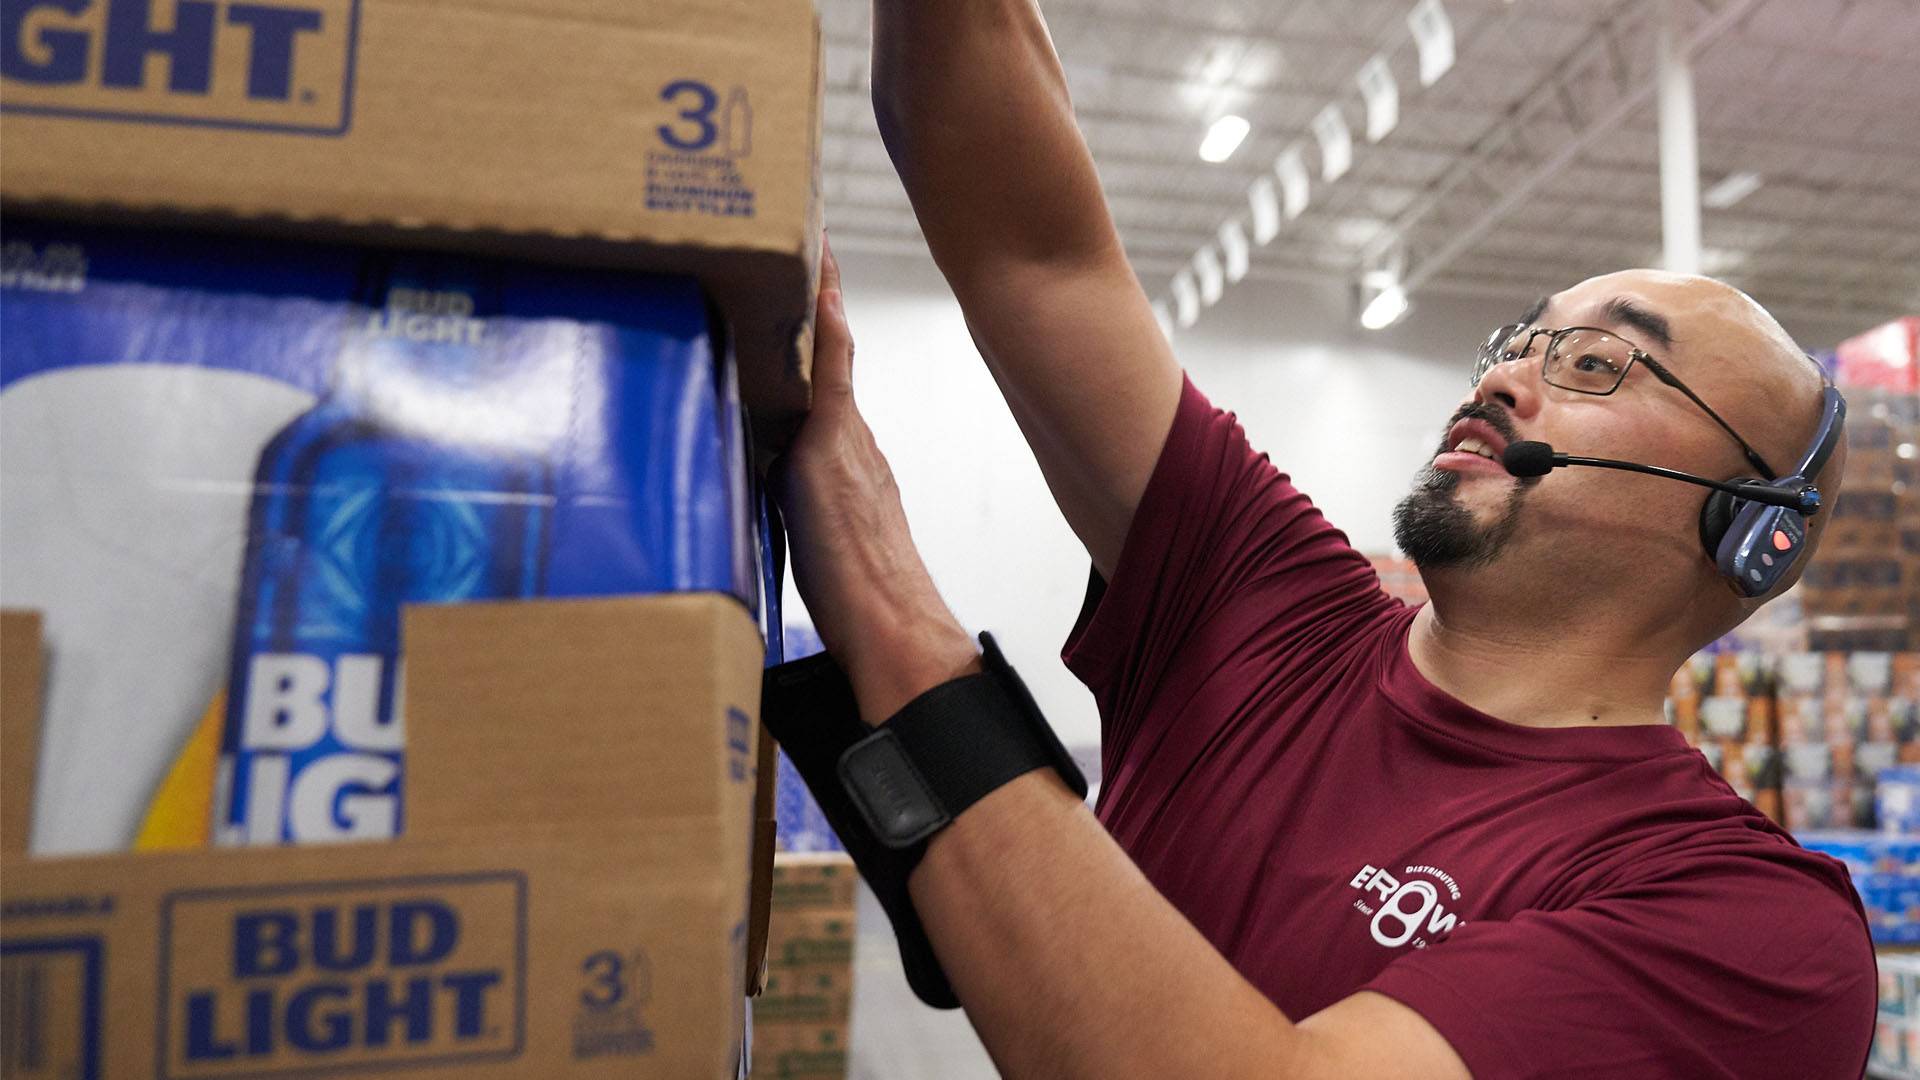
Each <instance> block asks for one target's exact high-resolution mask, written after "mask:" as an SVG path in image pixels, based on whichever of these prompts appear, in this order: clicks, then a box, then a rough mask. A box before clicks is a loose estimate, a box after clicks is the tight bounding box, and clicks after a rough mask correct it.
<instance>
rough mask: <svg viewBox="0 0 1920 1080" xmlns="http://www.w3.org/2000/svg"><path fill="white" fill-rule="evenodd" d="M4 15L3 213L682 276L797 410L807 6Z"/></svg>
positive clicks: (812, 111) (816, 195)
mask: <svg viewBox="0 0 1920 1080" xmlns="http://www.w3.org/2000/svg"><path fill="white" fill-rule="evenodd" d="M8 17H9V19H10V20H17V22H18V31H19V33H20V35H21V38H22V40H21V42H20V48H19V49H18V51H17V52H12V51H10V54H9V56H8V63H7V67H6V69H5V72H4V76H5V77H4V99H5V104H4V106H0V114H3V115H0V142H4V144H5V146H6V155H7V163H6V171H5V174H4V176H0V197H4V198H5V199H6V200H7V201H8V202H9V203H11V204H14V205H15V207H16V208H18V207H19V206H20V205H21V204H30V205H32V206H34V207H35V208H37V209H39V210H41V211H43V212H51V213H62V214H68V215H82V216H86V217H89V218H101V217H115V218H128V219H134V220H152V219H158V220H165V221H186V222H192V223H217V224H221V225H223V226H224V227H234V226H244V227H245V228H248V229H253V230H261V229H265V230H274V231H283V232H284V231H288V230H293V231H298V232H300V233H303V234H314V233H319V234H322V235H326V236H334V237H337V236H339V235H340V234H342V233H346V234H348V235H349V236H352V237H353V238H356V239H375V240H378V241H380V242H385V243H392V242H396V240H397V242H400V243H402V244H407V245H413V246H425V247H444V248H457V249H478V250H483V251H489V252H505V253H509V254H513V255H517V256H526V257H532V258H538V259H546V260H553V261H561V262H566V263H570V264H576V265H597V266H612V267H620V268H628V269H644V270H670V271H674V272H681V273H692V274H695V275H697V276H698V277H699V278H700V280H701V282H702V283H703V284H704V285H705V286H706V288H707V290H708V291H709V292H710V293H711V294H712V295H713V297H714V299H715V301H716V302H717V303H718V305H719V306H720V308H721V310H722V311H723V312H724V313H725V315H726V317H727V320H728V322H729V324H730V325H731V327H732V332H733V334H734V341H733V345H734V349H735V352H736V354H737V357H738V359H739V361H740V364H741V369H742V373H743V379H742V382H743V389H744V392H745V394H746V397H747V401H748V403H749V405H750V406H751V407H752V408H753V409H754V410H755V411H756V413H757V414H758V415H759V417H760V418H761V419H762V420H763V421H773V422H776V423H779V422H784V423H788V424H791V423H792V422H793V421H795V420H797V418H798V416H799V415H800V414H801V412H802V411H803V410H804V408H805V406H806V403H807V393H808V387H807V379H806V364H807V361H808V359H809V357H810V354H811V347H812V344H811V342H812V321H811V319H812V309H813V293H814V288H815V285H816V282H817V276H818V270H819V243H820V240H819V236H820V223H821V209H820V154H819V147H820V124H821V93H822V64H821V52H820V31H819V22H818V18H817V16H816V15H815V13H814V10H813V5H812V4H810V3H808V2H806V0H700V2H693V0H654V2H650V3H643V4H629V3H614V2H609V0H487V2H486V3H479V2H459V3H417V2H412V0H264V2H262V3H257V4H250V5H216V4H214V3H211V2H208V0H176V2H173V3H154V2H153V0H80V2H78V3H74V4H71V5H65V4H32V5H24V6H23V10H22V11H21V12H19V13H18V14H15V13H13V11H12V8H11V7H10V8H9V16H8ZM9 32H10V33H11V32H12V28H11V26H10V30H9ZM369 234H370V235H369Z"/></svg>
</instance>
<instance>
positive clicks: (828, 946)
mask: <svg viewBox="0 0 1920 1080" xmlns="http://www.w3.org/2000/svg"><path fill="white" fill-rule="evenodd" d="M853 919H854V916H853V912H851V911H833V910H825V911H796V912H786V913H782V915H781V916H780V917H779V918H777V919H774V920H773V921H772V922H771V923H770V924H768V929H767V966H768V967H769V968H773V967H780V966H782V965H792V964H813V963H847V964H850V963H852V962H853Z"/></svg>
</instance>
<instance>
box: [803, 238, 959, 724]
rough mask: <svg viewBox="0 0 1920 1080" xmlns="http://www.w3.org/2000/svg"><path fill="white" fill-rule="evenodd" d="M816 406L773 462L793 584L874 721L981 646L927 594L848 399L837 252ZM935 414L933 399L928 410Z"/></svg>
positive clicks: (897, 509) (829, 268) (830, 271)
mask: <svg viewBox="0 0 1920 1080" xmlns="http://www.w3.org/2000/svg"><path fill="white" fill-rule="evenodd" d="M821 262H822V266H821V273H820V295H819V299H818V301H817V310H816V313H815V323H814V336H813V409H812V411H811V412H810V413H809V414H808V416H807V421H806V424H805V425H804V426H803V427H801V429H800V434H799V435H798V437H796V438H795V439H794V441H793V445H792V446H791V447H790V448H789V449H788V450H787V452H786V454H785V455H784V456H782V457H781V458H780V460H779V461H778V462H777V463H776V464H775V466H774V473H773V485H772V486H773V493H774V497H775V499H776V500H777V501H778V502H779V504H780V511H781V515H782V516H783V517H784V518H785V520H786V526H787V536H788V541H789V544H790V546H791V549H792V552H793V577H794V583H795V584H796V585H797V586H799V589H800V596H801V598H802V599H804V600H805V601H806V604H807V610H808V612H810V613H811V614H812V615H813V620H814V625H815V626H816V627H817V628H818V629H819V631H820V639H821V641H822V642H824V643H825V644H826V646H827V651H829V652H831V653H832V654H833V655H834V658H835V659H837V660H839V661H840V664H841V666H842V667H844V668H845V669H846V671H847V675H848V677H849V678H850V679H851V680H852V681H853V687H854V692H855V694H856V695H857V696H858V697H859V699H860V711H861V715H862V716H863V717H865V719H866V720H867V722H868V723H870V724H879V723H881V722H882V721H884V720H886V719H887V718H888V717H889V716H892V715H893V714H894V713H895V712H897V711H899V709H900V708H901V706H903V705H905V704H906V703H907V702H909V701H911V700H913V699H914V698H915V697H917V696H918V695H919V694H920V693H921V692H922V691H924V690H928V689H930V688H932V687H934V686H937V685H939V684H940V683H943V682H946V681H947V680H949V679H952V678H956V677H958V676H960V675H962V674H965V673H967V672H968V671H970V670H974V669H975V668H976V667H977V656H978V650H977V649H976V648H975V647H974V644H973V640H972V639H971V638H969V637H968V636H967V632H966V631H965V630H964V629H962V628H961V626H960V623H959V622H958V621H957V620H955V619H954V617H953V613H952V612H950V611H949V610H948V609H947V606H946V604H945V603H944V602H943V601H942V600H941V599H940V594H939V593H938V592H937V591H936V590H935V589H934V586H933V579H932V578H931V577H929V576H928V574H927V568H926V564H925V563H923V562H921V560H920V552H919V551H918V550H917V549H916V548H915V547H914V544H913V536H912V534H911V533H910V532H909V531H908V529H907V516H906V512H905V511H904V510H903V509H902V508H901V505H900V489H899V487H898V486H896V485H895V483H894V480H893V470H892V469H891V468H890V467H888V465H887V459H886V457H885V455H883V454H881V453H880V447H879V446H878V445H876V444H875V443H874V441H873V432H872V431H870V430H869V429H868V428H867V422H866V420H865V419H864V418H862V417H861V415H860V410H859V409H858V408H857V407H856V406H855V405H854V400H853V336H852V334H851V333H850V332H849V331H848V329H847V315H846V310H845V308H844V306H843V304H842V301H841V293H840V267H839V264H838V263H836V262H835V261H834V258H833V251H832V250H831V249H827V250H826V251H824V252H823V253H822V256H821ZM929 407H932V403H929Z"/></svg>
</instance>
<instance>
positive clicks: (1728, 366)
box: [1534, 270, 1846, 622]
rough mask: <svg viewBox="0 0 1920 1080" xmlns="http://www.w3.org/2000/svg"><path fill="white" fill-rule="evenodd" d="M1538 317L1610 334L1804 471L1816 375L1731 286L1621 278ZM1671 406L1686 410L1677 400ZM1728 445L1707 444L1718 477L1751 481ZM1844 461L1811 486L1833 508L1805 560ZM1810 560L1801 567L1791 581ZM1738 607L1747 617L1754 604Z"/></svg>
mask: <svg viewBox="0 0 1920 1080" xmlns="http://www.w3.org/2000/svg"><path fill="white" fill-rule="evenodd" d="M1534 314H1535V317H1536V319H1537V320H1538V321H1537V323H1536V325H1545V326H1574V325H1585V326H1599V327H1604V328H1607V329H1611V330H1613V331H1615V332H1617V333H1618V334H1620V335H1621V336H1623V337H1625V338H1627V339H1628V340H1630V341H1632V342H1633V343H1634V344H1636V345H1638V346H1640V347H1641V348H1642V349H1643V350H1644V351H1645V352H1647V353H1649V354H1650V355H1652V356H1653V357H1654V358H1655V359H1656V360H1657V361H1658V362H1659V363H1660V364H1662V365H1663V366H1665V367H1666V368H1668V369H1669V370H1670V371H1672V373H1673V374H1674V375H1675V376H1677V377H1678V378H1679V379H1680V380H1681V381H1682V382H1684V383H1685V384H1686V386H1687V387H1688V389H1690V390H1692V391H1693V392H1694V393H1695V394H1697V395H1698V396H1699V398H1700V400H1702V401H1704V402H1706V403H1707V404H1708V406H1710V407H1711V409H1712V410H1713V412H1715V413H1717V414H1719V416H1720V417H1721V418H1722V419H1723V420H1725V421H1726V423H1727V424H1728V425H1729V426H1731V427H1732V428H1733V429H1734V430H1735V431H1737V432H1739V434H1740V437H1741V438H1742V439H1744V440H1745V441H1747V442H1748V443H1749V444H1751V445H1752V447H1753V448H1754V450H1755V451H1757V452H1758V453H1759V455H1760V457H1761V458H1762V459H1763V460H1764V461H1765V462H1766V463H1767V465H1768V466H1769V468H1770V470H1771V471H1772V472H1773V473H1775V474H1776V475H1779V476H1784V475H1787V474H1788V473H1790V472H1791V471H1792V470H1793V468H1794V467H1795V466H1796V465H1798V464H1799V459H1800V457H1801V455H1803V454H1804V453H1805V452H1806V450H1807V448H1808V445H1809V444H1810V443H1811V442H1812V441H1813V438H1814V435H1815V432H1816V431H1817V430H1818V428H1819V423H1820V415H1821V399H1822V393H1821V391H1822V386H1823V380H1822V377H1821V373H1820V370H1819V368H1818V367H1817V365H1815V364H1814V363H1813V362H1812V361H1811V360H1810V359H1808V357H1807V355H1806V353H1805V352H1804V351H1802V350H1801V348H1800V346H1799V345H1798V344H1796V343H1795V342H1794V340H1793V338H1792V336H1791V335H1789V334H1788V333H1787V331H1786V330H1785V328H1783V327H1782V326H1781V325H1780V323H1779V320H1777V319H1775V318H1774V317H1773V315H1772V314H1771V313H1769V312H1768V311H1767V310H1766V309H1765V308H1764V307H1761V306H1760V304H1759V303H1757V302H1756V301H1755V300H1754V299H1753V298H1752V297H1750V296H1748V295H1747V294H1746V293H1744V292H1741V291H1740V290H1739V289H1736V288H1734V287H1733V286H1731V285H1728V284H1726V283H1725V282H1722V281H1716V280H1714V279H1713V278H1709V277H1702V276H1699V275H1696V274H1675V273H1669V272H1667V271H1664V270H1622V271H1619V272H1617V273H1612V274H1604V275H1601V276H1599V277H1594V278H1589V279H1588V280H1586V281H1583V282H1581V283H1580V284H1578V285H1575V286H1574V287H1572V288H1570V289H1567V290H1566V291H1564V292H1561V293H1558V294H1555V295H1554V296H1552V297H1549V298H1548V299H1547V300H1546V301H1544V302H1543V304H1542V306H1541V309H1540V310H1538V311H1536V312H1535V313H1534ZM1668 404H1669V405H1671V406H1674V407H1680V408H1688V407H1690V406H1687V405H1686V404H1685V403H1683V402H1680V401H1678V400H1677V399H1675V400H1673V401H1670V402H1668ZM1678 422H1687V421H1684V420H1679V421H1678ZM1732 443H1733V440H1731V439H1726V438H1725V437H1724V436H1719V437H1718V438H1717V440H1716V441H1713V442H1710V443H1709V444H1708V452H1709V453H1711V454H1713V455H1715V456H1716V457H1717V459H1718V461H1719V462H1720V465H1719V470H1720V471H1718V472H1716V473H1714V475H1719V476H1733V475H1752V474H1753V472H1754V468H1753V466H1752V465H1751V464H1749V463H1748V462H1747V461H1746V459H1745V457H1744V455H1742V454H1741V452H1740V451H1739V450H1738V449H1737V447H1736V446H1734V445H1732ZM1845 460H1846V447H1845V443H1844V441H1843V442H1842V444H1841V445H1840V446H1839V447H1838V448H1837V449H1836V450H1835V452H1834V454H1833V456H1832V457H1830V458H1829V459H1828V461H1827V463H1826V465H1825V467H1824V468H1823V469H1822V470H1821V472H1820V475H1819V476H1817V477H1813V478H1811V479H1813V481H1814V483H1815V484H1816V485H1817V486H1819V488H1820V490H1821V492H1822V494H1823V495H1824V496H1825V502H1826V506H1827V507H1828V508H1829V509H1828V511H1827V512H1825V513H1820V514H1816V515H1815V516H1814V517H1813V518H1812V519H1810V520H1809V522H1808V525H1809V527H1810V528H1809V543H1808V550H1807V554H1808V556H1809V557H1810V556H1811V555H1812V551H1813V548H1814V547H1816V546H1817V545H1818V543H1819V538H1820V536H1821V534H1823V533H1824V532H1825V530H1826V524H1827V521H1828V519H1830V518H1831V517H1832V512H1831V507H1832V506H1833V505H1834V503H1835V501H1836V500H1837V498H1838V495H1839V490H1840V480H1841V475H1842V473H1843V471H1844V468H1845ZM1700 464H1701V465H1702V466H1703V467H1705V466H1706V465H1707V463H1706V462H1704V461H1703V462H1700ZM1807 561H1808V560H1807V559H1806V558H1803V559H1801V560H1800V562H1799V565H1798V566H1797V567H1796V570H1795V573H1794V574H1793V575H1792V578H1791V579H1790V581H1791V580H1795V579H1797V578H1798V577H1799V570H1801V569H1804V568H1805V566H1806V563H1807ZM1738 606H1739V608H1740V609H1741V610H1740V612H1739V617H1743V616H1744V614H1745V613H1746V612H1747V611H1750V610H1751V609H1752V607H1754V606H1757V604H1755V603H1743V604H1740V605H1738ZM1733 621H1736V622H1737V621H1738V617H1735V618H1734V620H1733Z"/></svg>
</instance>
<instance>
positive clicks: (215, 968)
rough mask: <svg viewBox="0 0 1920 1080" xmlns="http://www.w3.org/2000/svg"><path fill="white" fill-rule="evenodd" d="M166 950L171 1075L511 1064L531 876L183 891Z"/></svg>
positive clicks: (165, 932) (172, 900)
mask: <svg viewBox="0 0 1920 1080" xmlns="http://www.w3.org/2000/svg"><path fill="white" fill-rule="evenodd" d="M160 953H161V956H160V959H161V965H162V966H161V972H160V979H161V993H160V1039H159V1047H158V1058H159V1060H158V1062H157V1066H158V1068H157V1072H158V1074H159V1075H160V1076H163V1077H176V1078H189V1077H191V1078H201V1077H237V1076H248V1077H268V1076H292V1075H301V1074H307V1073H312V1072H314V1071H316V1070H331V1069H335V1068H340V1067H347V1066H353V1067H364V1066H374V1065H377V1066H379V1067H382V1068H394V1067H399V1066H406V1065H443V1064H449V1063H460V1062H473V1061H485V1060H501V1059H506V1058H512V1057H515V1056H517V1055H518V1054H519V1053H520V1049H521V1045H522V1043H523V1041H524V1040H523V1035H524V1031H525V997H526V995H525V968H526V883H525V880H524V879H523V878H522V877H521V876H520V875H518V874H509V873H497V874H467V875H456V876H447V877H422V878H391V879H383V880H377V881H356V882H338V883H326V884H316V885H286V886H269V887H264V888H233V889H210V890H205V891H196V892H186V893H177V894H174V895H172V896H169V897H167V898H166V900H165V901H164V902H163V904H162V912H161V946H160Z"/></svg>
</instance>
